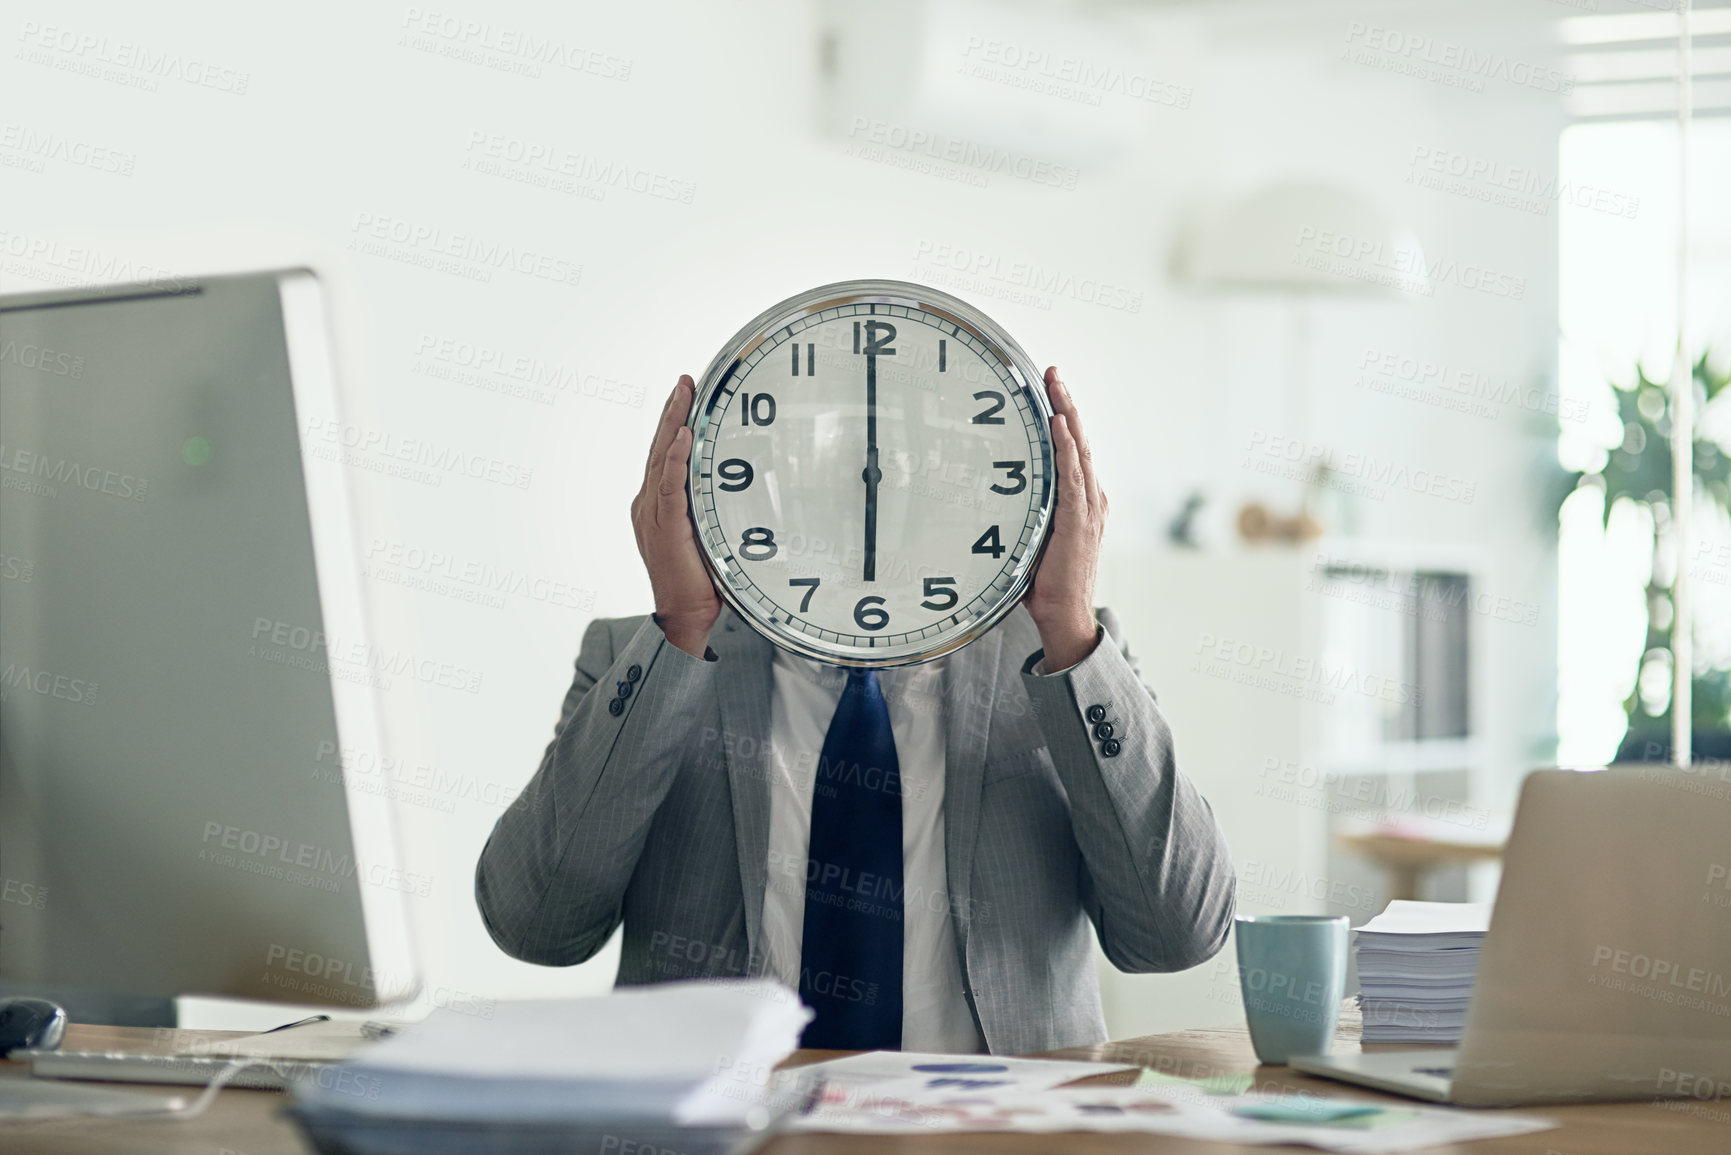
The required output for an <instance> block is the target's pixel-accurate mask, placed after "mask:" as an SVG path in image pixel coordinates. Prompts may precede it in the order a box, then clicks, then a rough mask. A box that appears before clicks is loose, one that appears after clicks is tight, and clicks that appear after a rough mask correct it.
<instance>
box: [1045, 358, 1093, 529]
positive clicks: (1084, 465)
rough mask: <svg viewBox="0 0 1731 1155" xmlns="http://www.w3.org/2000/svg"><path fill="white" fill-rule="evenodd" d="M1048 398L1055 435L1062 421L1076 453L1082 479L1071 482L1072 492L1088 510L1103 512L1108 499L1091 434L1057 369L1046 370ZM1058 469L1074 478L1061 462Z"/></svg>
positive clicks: (1054, 366) (1061, 473)
mask: <svg viewBox="0 0 1731 1155" xmlns="http://www.w3.org/2000/svg"><path fill="white" fill-rule="evenodd" d="M1046 396H1047V397H1049V398H1050V399H1051V401H1052V412H1053V414H1054V434H1055V432H1056V429H1055V424H1056V418H1057V417H1062V418H1063V425H1064V431H1065V433H1066V435H1067V436H1068V437H1069V438H1070V441H1071V444H1072V445H1073V447H1074V449H1075V453H1076V463H1077V469H1078V476H1077V477H1076V478H1075V479H1074V480H1071V481H1070V483H1069V488H1070V491H1071V493H1072V494H1073V495H1075V496H1076V499H1077V500H1080V501H1081V502H1083V503H1084V504H1085V505H1086V506H1087V508H1089V509H1100V510H1102V511H1103V510H1104V506H1105V501H1106V499H1105V495H1104V494H1103V493H1101V491H1100V482H1099V480H1098V478H1097V477H1096V476H1095V474H1094V453H1093V450H1092V449H1091V448H1090V447H1089V445H1088V434H1087V432H1086V431H1085V430H1084V429H1083V428H1082V415H1081V414H1080V413H1079V412H1078V411H1077V409H1076V399H1075V398H1074V397H1072V396H1070V390H1069V388H1068V387H1067V386H1066V385H1065V384H1064V382H1063V379H1062V378H1060V377H1059V376H1058V367H1057V366H1056V365H1052V366H1049V367H1048V368H1047V369H1046ZM1058 468H1059V472H1060V476H1062V477H1064V478H1066V479H1069V478H1070V471H1069V470H1067V469H1065V468H1064V464H1063V461H1062V459H1061V458H1060V460H1059V464H1058Z"/></svg>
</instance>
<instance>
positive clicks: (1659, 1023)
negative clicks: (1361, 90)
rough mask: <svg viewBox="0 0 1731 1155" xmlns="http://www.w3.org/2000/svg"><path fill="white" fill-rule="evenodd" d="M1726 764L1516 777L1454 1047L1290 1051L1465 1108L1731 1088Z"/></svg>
mask: <svg viewBox="0 0 1731 1155" xmlns="http://www.w3.org/2000/svg"><path fill="white" fill-rule="evenodd" d="M1728 875H1731V770H1723V771H1722V770H1721V769H1720V768H1718V767H1701V766H1697V767H1691V768H1688V769H1677V768H1673V767H1670V766H1658V765H1653V766H1615V767H1612V768H1611V769H1609V770H1604V771H1599V772H1593V773H1577V772H1574V771H1568V770H1541V771H1537V772H1535V773H1533V774H1531V775H1529V776H1528V778H1527V780H1526V783H1525V784H1524V786H1523V787H1522V790H1521V800H1520V806H1519V808H1518V809H1517V811H1516V814H1515V826H1514V830H1513V832H1512V833H1511V834H1510V836H1509V843H1508V848H1507V850H1506V852H1505V854H1504V862H1503V876H1502V885H1501V887H1500V888H1499V890H1498V892H1497V901H1496V906H1495V909H1494V911H1493V912H1492V915H1491V926H1490V930H1489V932H1488V933H1487V934H1486V935H1485V942H1484V948H1483V953H1482V955H1481V957H1480V961H1479V973H1478V978H1477V981H1476V982H1475V984H1474V986H1473V993H1472V999H1471V1001H1470V1002H1469V1004H1468V1009H1467V1021H1466V1026H1465V1028H1464V1030H1463V1031H1462V1033H1461V1041H1460V1046H1459V1047H1458V1048H1454V1049H1441V1048H1433V1049H1430V1050H1406V1051H1400V1050H1390V1051H1380V1052H1375V1053H1365V1054H1350V1055H1346V1054H1343V1055H1313V1056H1306V1057H1302V1058H1294V1059H1293V1060H1292V1064H1291V1065H1292V1067H1293V1068H1294V1069H1295V1070H1299V1071H1303V1072H1305V1073H1306V1074H1310V1075H1319V1076H1322V1077H1324V1078H1328V1079H1337V1080H1340V1081H1342V1082H1347V1083H1357V1084H1361V1085H1363V1086H1367V1087H1374V1088H1376V1089H1377V1090H1379V1091H1392V1092H1394V1093H1395V1094H1399V1095H1409V1096H1412V1097H1414V1098H1419V1099H1429V1100H1432V1101H1435V1102H1440V1103H1456V1104H1460V1105H1463V1106H1484V1107H1491V1106H1516V1105H1524V1104H1534V1103H1575V1102H1589V1101H1601V1100H1619V1099H1623V1100H1627V1099H1658V1098H1677V1097H1693V1098H1700V1097H1702V1095H1703V1088H1706V1089H1707V1090H1708V1091H1709V1092H1711V1095H1710V1096H1709V1097H1715V1096H1723V1097H1725V1098H1728V1099H1731V878H1728Z"/></svg>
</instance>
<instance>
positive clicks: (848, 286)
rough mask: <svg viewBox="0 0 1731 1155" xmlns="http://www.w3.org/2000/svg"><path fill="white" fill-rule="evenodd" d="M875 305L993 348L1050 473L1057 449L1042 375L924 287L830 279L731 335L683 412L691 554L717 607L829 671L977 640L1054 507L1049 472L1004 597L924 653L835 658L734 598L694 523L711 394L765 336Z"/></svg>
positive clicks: (1037, 550) (933, 655) (963, 306)
mask: <svg viewBox="0 0 1731 1155" xmlns="http://www.w3.org/2000/svg"><path fill="white" fill-rule="evenodd" d="M857 304H883V305H901V306H903V307H907V308H918V309H920V310H922V311H923V312H928V313H935V314H937V315H939V316H943V317H945V318H947V319H948V320H950V321H951V322H953V323H955V324H957V325H960V326H962V327H964V328H966V329H967V330H968V331H969V332H971V333H972V334H973V335H974V336H975V337H977V338H979V340H980V341H981V342H983V343H984V344H985V345H986V347H987V348H988V349H991V350H993V351H994V352H995V353H996V354H997V355H998V356H999V358H1000V360H1001V361H1002V362H1003V364H1004V366H1005V367H1006V369H1008V370H1009V372H1010V373H1012V374H1013V375H1014V376H1015V377H1016V378H1017V380H1018V382H1019V384H1020V386H1021V388H1022V389H1023V390H1024V391H1025V392H1026V393H1027V395H1028V397H1029V399H1030V408H1031V409H1032V410H1033V412H1034V413H1035V415H1036V421H1037V424H1038V426H1039V432H1040V436H1041V438H1042V439H1043V440H1044V442H1045V447H1046V452H1047V454H1048V455H1049V456H1048V461H1049V462H1050V468H1052V469H1053V470H1055V468H1056V464H1057V450H1056V447H1055V446H1054V445H1053V443H1052V407H1051V403H1050V401H1049V400H1048V399H1047V397H1046V391H1045V389H1043V388H1041V385H1042V383H1043V380H1044V378H1043V376H1042V374H1041V373H1040V372H1039V370H1038V369H1036V368H1035V367H1034V363H1033V361H1032V359H1030V358H1029V356H1028V354H1027V353H1026V352H1024V351H1023V350H1022V347H1021V346H1020V345H1019V344H1017V343H1016V340H1015V338H1013V337H1011V336H1010V335H1009V333H1007V332H1005V331H1004V329H1003V328H1002V327H1001V326H1000V325H998V323H997V322H996V321H993V320H992V319H991V318H990V317H988V316H986V314H985V313H983V312H981V311H980V310H979V309H977V308H975V307H974V306H972V305H970V304H968V303H967V302H966V301H963V300H961V299H960V298H958V297H954V296H951V295H950V294H948V293H945V292H941V291H940V290H937V289H933V288H930V287H929V286H926V285H918V284H914V283H913V282H911V281H893V280H881V279H870V278H868V279H861V280H854V281H835V282H832V283H830V284H827V285H819V286H818V287H816V288H814V289H808V290H806V291H805V292H803V293H798V294H796V295H794V296H792V297H788V298H787V299H786V300H784V301H781V302H779V303H777V304H775V305H772V306H770V307H769V308H768V309H765V310H764V311H763V312H761V313H759V314H758V315H757V316H756V317H754V318H752V320H751V321H750V322H748V323H747V324H746V325H745V326H744V327H743V328H741V329H740V330H739V332H737V333H735V334H734V335H733V337H732V338H731V339H730V340H729V341H728V342H727V343H726V344H725V345H723V346H722V347H721V351H720V352H718V353H717V354H716V355H715V358H714V359H713V360H711V361H710V363H709V367H708V368H706V369H705V370H704V371H703V376H702V377H701V378H700V379H699V380H698V382H697V387H696V389H695V390H694V392H693V396H692V402H691V412H690V413H689V414H687V415H686V421H685V424H686V427H687V428H689V429H690V430H691V431H692V450H693V451H692V454H691V460H690V462H689V464H688V468H687V471H686V479H685V492H686V511H687V517H688V518H689V519H690V522H691V527H692V534H693V537H694V538H695V540H696V543H697V551H698V553H699V554H700V555H702V557H703V565H704V568H705V569H707V570H708V571H709V580H710V583H711V584H712V585H714V586H715V590H716V593H717V594H718V595H719V596H720V597H721V600H722V602H723V603H724V604H725V605H727V606H728V607H729V608H730V609H732V610H733V612H734V613H735V614H737V615H738V616H739V617H740V618H741V619H743V620H744V621H745V622H746V624H748V625H749V626H751V628H752V629H754V630H756V631H757V632H758V633H759V634H762V635H763V636H764V637H765V638H767V639H768V640H769V641H770V642H772V643H773V644H775V645H777V646H780V647H781V648H782V649H784V650H787V651H789V652H791V653H795V654H798V655H800V656H801V657H806V658H811V659H813V660H814V661H819V662H823V663H825V664H827V665H832V666H843V667H860V668H872V669H888V668H891V667H895V666H913V665H920V664H922V663H925V662H931V661H935V660H937V659H938V658H941V657H944V656H945V655H947V654H953V653H955V652H956V651H957V650H959V649H961V648H962V647H964V646H966V645H968V644H969V643H970V642H974V641H976V640H978V639H979V638H980V637H981V636H982V635H984V634H985V633H986V632H987V631H989V630H991V629H992V628H993V627H994V626H996V625H997V624H998V623H999V622H1001V621H1003V620H1004V618H1006V617H1007V616H1009V614H1010V613H1011V612H1012V611H1013V610H1014V609H1015V608H1016V607H1017V606H1018V605H1020V604H1021V602H1022V597H1023V595H1024V594H1026V593H1027V590H1028V586H1029V584H1030V583H1031V582H1032V581H1033V577H1034V571H1035V570H1036V569H1037V568H1038V567H1039V564H1040V558H1041V557H1042V556H1043V555H1044V554H1045V551H1046V543H1047V542H1048V541H1049V540H1050V538H1051V533H1052V516H1053V513H1054V510H1055V508H1056V505H1057V494H1058V484H1057V477H1056V475H1055V473H1054V474H1053V476H1052V483H1051V484H1050V485H1048V486H1047V487H1046V492H1045V496H1044V499H1043V500H1042V503H1041V508H1040V527H1039V531H1038V534H1037V541H1036V542H1035V544H1034V546H1033V548H1032V549H1030V550H1029V551H1028V553H1027V555H1026V558H1025V560H1024V562H1023V565H1022V568H1021V571H1020V572H1019V573H1018V574H1017V575H1016V577H1015V579H1014V581H1013V582H1012V583H1011V585H1010V587H1009V588H1008V589H1006V590H1005V591H1004V596H1003V597H1002V598H1001V599H1000V600H999V601H998V603H997V604H996V605H995V606H993V607H992V609H991V610H989V611H988V612H986V613H985V614H982V615H981V616H980V617H978V618H975V619H974V620H973V621H972V622H971V623H969V625H968V626H967V627H965V628H963V629H961V630H960V631H958V632H957V633H955V634H952V635H950V636H948V637H947V638H945V639H944V640H943V641H941V642H938V643H937V644H935V645H934V646H933V647H932V648H930V649H926V650H920V651H917V652H915V653H912V654H898V655H885V656H884V657H881V658H877V657H871V656H869V655H865V654H859V655H854V654H846V655H844V654H838V653H835V652H833V651H830V650H826V649H823V648H821V647H819V646H817V645H815V644H813V643H810V642H808V641H807V640H806V639H804V638H802V637H799V636H797V635H795V634H793V633H792V632H791V631H790V632H787V633H782V632H779V631H776V630H773V629H772V628H771V627H769V626H768V625H767V624H765V623H763V622H761V621H759V620H758V618H757V615H756V614H755V613H753V612H752V611H751V609H749V608H748V607H747V606H746V604H745V602H744V599H742V598H741V597H740V596H739V595H738V594H737V593H736V592H735V591H734V589H733V588H732V586H731V585H729V584H728V583H727V582H726V581H725V580H723V578H722V575H721V573H720V572H719V571H718V569H717V567H716V564H715V558H714V557H713V556H712V555H711V554H710V552H709V550H708V549H706V548H704V546H703V534H702V530H701V527H700V526H699V525H698V524H697V493H698V477H697V474H698V465H699V462H698V455H697V452H696V446H697V445H698V444H699V443H700V441H701V437H702V434H703V432H704V425H705V423H706V422H707V420H708V412H709V401H710V399H711V398H712V397H713V396H714V394H715V391H716V390H717V389H718V388H720V387H721V386H722V385H724V384H725V383H726V382H727V380H728V379H729V378H731V377H732V376H733V374H734V373H735V372H736V371H737V370H738V368H739V363H740V361H741V360H742V359H743V358H745V357H747V356H749V355H750V354H751V352H752V351H753V350H755V349H756V348H757V346H758V345H760V344H762V343H763V342H764V341H765V340H768V339H769V338H770V337H772V336H773V335H774V334H775V333H776V332H777V331H778V330H780V329H782V328H785V327H786V326H788V325H790V324H793V323H794V322H797V321H800V320H803V319H804V318H806V317H809V316H812V315H813V314H815V313H821V312H823V311H824V310H825V309H832V308H835V307H837V306H840V305H857Z"/></svg>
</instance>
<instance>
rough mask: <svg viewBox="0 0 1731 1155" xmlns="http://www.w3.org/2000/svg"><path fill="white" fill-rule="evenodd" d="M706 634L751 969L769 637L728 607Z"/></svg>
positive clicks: (764, 858) (763, 834)
mask: <svg viewBox="0 0 1731 1155" xmlns="http://www.w3.org/2000/svg"><path fill="white" fill-rule="evenodd" d="M721 625H722V628H721V629H718V630H715V631H713V632H712V633H711V634H710V639H709V644H710V647H711V648H712V649H714V650H715V656H716V658H718V659H719V660H720V661H722V662H724V663H725V664H726V669H725V670H724V671H722V676H721V677H720V678H718V679H717V684H718V687H719V688H718V690H717V696H718V698H719V700H720V704H721V724H722V733H723V734H725V735H726V736H727V740H726V743H725V746H724V749H725V750H726V752H727V753H726V757H727V781H728V788H729V790H730V791H731V794H732V798H733V841H734V843H735V845H737V846H738V848H739V884H740V893H741V894H742V895H743V896H744V898H745V935H746V945H747V947H748V949H749V951H750V959H751V963H750V970H751V973H753V974H756V973H757V972H758V970H759V968H760V967H761V965H762V963H763V959H764V949H763V945H762V937H763V895H764V888H765V886H766V885H767V884H768V872H769V861H768V860H769V726H770V717H769V710H770V695H771V694H772V693H773V692H774V680H773V677H772V675H771V672H770V663H771V661H772V659H773V657H774V650H773V649H772V648H771V646H770V643H769V640H768V639H766V638H765V637H763V635H761V634H759V633H758V632H757V631H756V630H754V629H752V628H751V627H750V626H748V625H746V624H745V623H744V622H743V621H741V620H740V619H739V617H738V616H737V615H736V614H734V613H733V611H732V610H727V611H725V612H724V613H723V614H722V617H721Z"/></svg>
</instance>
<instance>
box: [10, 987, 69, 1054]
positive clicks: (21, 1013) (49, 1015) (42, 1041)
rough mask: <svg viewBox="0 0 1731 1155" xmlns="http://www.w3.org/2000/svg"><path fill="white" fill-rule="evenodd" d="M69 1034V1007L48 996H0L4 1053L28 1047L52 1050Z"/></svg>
mask: <svg viewBox="0 0 1731 1155" xmlns="http://www.w3.org/2000/svg"><path fill="white" fill-rule="evenodd" d="M65 1035H66V1011H65V1010H64V1009H63V1008H62V1007H61V1006H60V1005H59V1004H58V1003H51V1002H49V1001H48V1000H47V999H27V998H22V997H14V998H5V999H0V1056H5V1055H7V1054H9V1053H11V1052H12V1051H17V1050H24V1049H26V1048H30V1049H34V1050H38V1051H52V1050H54V1049H55V1048H57V1047H58V1046H60V1040H61V1039H62V1038H63V1037H65Z"/></svg>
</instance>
